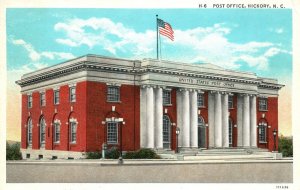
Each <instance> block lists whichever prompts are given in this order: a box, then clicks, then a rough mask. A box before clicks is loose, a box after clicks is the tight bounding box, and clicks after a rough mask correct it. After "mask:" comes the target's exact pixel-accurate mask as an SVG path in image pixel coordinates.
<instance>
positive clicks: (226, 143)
mask: <svg viewBox="0 0 300 190" xmlns="http://www.w3.org/2000/svg"><path fill="white" fill-rule="evenodd" d="M228 117H229V115H228V94H226V93H225V94H224V95H223V96H222V137H223V147H229V126H228Z"/></svg>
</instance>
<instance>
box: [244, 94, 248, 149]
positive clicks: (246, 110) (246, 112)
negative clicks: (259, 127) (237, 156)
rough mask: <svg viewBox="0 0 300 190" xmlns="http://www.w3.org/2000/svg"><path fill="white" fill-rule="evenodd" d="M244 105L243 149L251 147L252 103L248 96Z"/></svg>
mask: <svg viewBox="0 0 300 190" xmlns="http://www.w3.org/2000/svg"><path fill="white" fill-rule="evenodd" d="M243 103H244V104H243V147H250V103H249V95H248V94H245V95H244V100H243Z"/></svg>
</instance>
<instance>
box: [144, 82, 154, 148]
mask: <svg viewBox="0 0 300 190" xmlns="http://www.w3.org/2000/svg"><path fill="white" fill-rule="evenodd" d="M146 94H147V97H146V98H147V114H146V115H147V148H154V112H153V111H154V109H153V107H154V104H153V88H152V87H147V90H146Z"/></svg>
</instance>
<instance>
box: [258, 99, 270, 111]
mask: <svg viewBox="0 0 300 190" xmlns="http://www.w3.org/2000/svg"><path fill="white" fill-rule="evenodd" d="M258 104H259V111H267V110H268V99H267V98H259V101H258Z"/></svg>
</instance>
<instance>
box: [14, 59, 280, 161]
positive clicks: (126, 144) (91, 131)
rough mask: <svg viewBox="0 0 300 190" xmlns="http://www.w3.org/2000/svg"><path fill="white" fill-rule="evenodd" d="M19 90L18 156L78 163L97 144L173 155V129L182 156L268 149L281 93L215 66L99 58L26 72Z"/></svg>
mask: <svg viewBox="0 0 300 190" xmlns="http://www.w3.org/2000/svg"><path fill="white" fill-rule="evenodd" d="M17 84H18V85H20V86H21V93H22V122H21V138H22V139H21V151H22V155H23V157H24V158H26V157H27V158H29V157H30V158H38V157H40V158H42V157H43V158H51V157H58V158H68V157H69V158H70V157H71V158H80V157H84V155H85V153H86V152H92V151H99V150H101V149H102V148H101V145H102V144H103V143H107V144H108V146H109V147H111V146H116V147H118V148H120V146H122V150H124V151H133V150H138V149H140V148H143V147H145V148H152V149H154V150H158V151H159V150H175V149H176V146H177V142H176V139H177V138H176V128H179V129H180V134H179V135H178V146H179V150H180V151H184V150H197V149H199V148H208V149H212V148H231V147H232V148H235V147H239V148H263V149H268V150H270V151H271V150H273V143H274V137H273V133H272V132H273V131H274V130H275V129H276V130H278V91H279V90H280V89H281V88H282V87H283V85H280V84H278V82H277V80H276V79H269V78H262V77H258V76H257V75H256V74H255V73H251V72H240V71H233V70H228V69H224V68H220V67H218V66H215V65H213V64H187V63H179V62H171V61H158V60H155V59H143V60H127V59H118V58H111V57H103V56H97V55H86V56H82V57H78V58H76V59H73V60H69V61H66V62H64V63H61V64H57V65H54V66H51V67H47V68H44V69H40V70H37V71H34V72H31V73H27V74H25V75H24V76H22V78H21V80H19V81H17ZM277 139H278V136H276V144H277V142H278V140H277ZM276 147H277V146H276Z"/></svg>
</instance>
